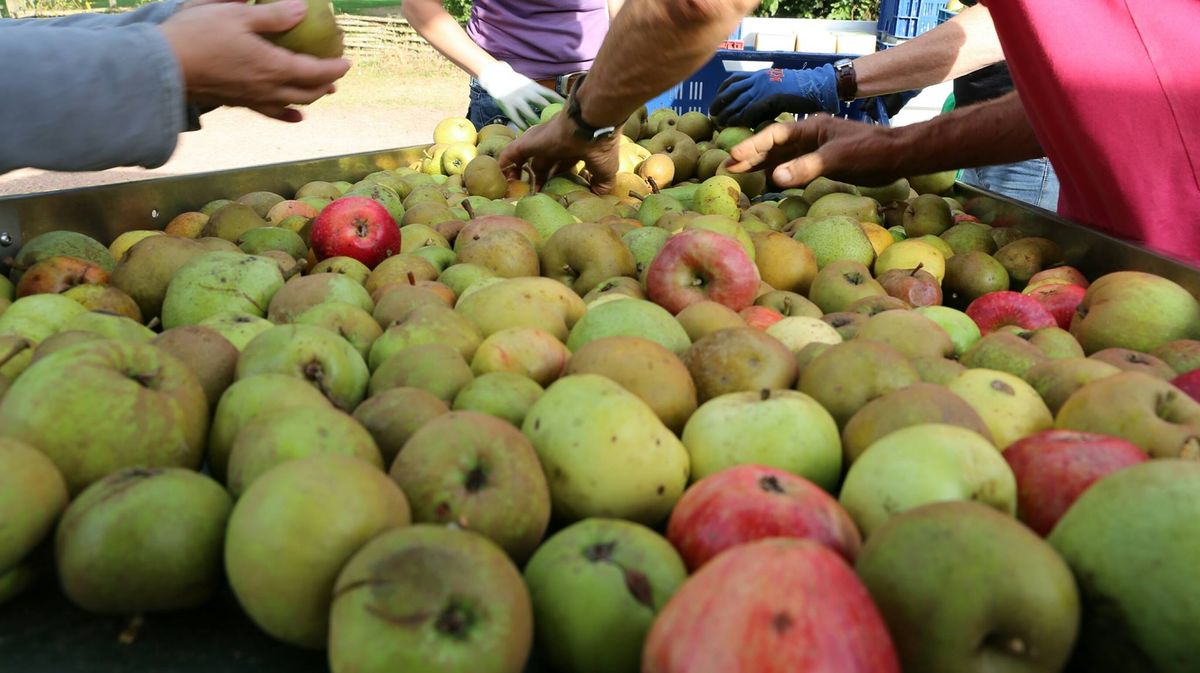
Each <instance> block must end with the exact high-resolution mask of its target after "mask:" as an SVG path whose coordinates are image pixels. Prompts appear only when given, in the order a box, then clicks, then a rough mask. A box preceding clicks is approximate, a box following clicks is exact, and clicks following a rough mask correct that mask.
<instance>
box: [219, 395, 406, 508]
mask: <svg viewBox="0 0 1200 673" xmlns="http://www.w3.org/2000/svg"><path fill="white" fill-rule="evenodd" d="M318 453H338V454H344V455H347V456H352V457H354V458H358V459H359V460H362V461H364V462H366V463H369V464H371V465H374V466H375V467H376V468H379V469H381V470H382V469H383V459H382V458H381V457H380V454H379V447H377V446H376V445H375V440H374V439H373V438H372V437H371V433H369V432H367V431H366V429H365V428H363V426H362V425H360V424H359V423H358V422H356V421H355V420H354V417H353V416H351V415H349V414H347V413H344V412H341V411H338V410H337V409H334V408H332V407H309V406H301V407H291V408H287V409H277V410H275V411H272V412H271V413H268V414H263V415H262V416H259V417H257V418H255V419H254V420H253V421H251V422H250V423H248V424H246V425H245V426H244V427H243V428H242V429H241V431H239V432H238V434H237V438H236V439H235V440H234V442H233V448H232V449H231V451H230V453H229V466H228V478H227V479H226V484H227V486H228V487H229V493H230V494H231V495H233V497H234V498H239V497H241V495H242V494H243V493H245V492H246V489H247V488H249V487H250V485H251V484H253V483H254V481H255V480H257V479H258V478H259V477H261V476H262V475H264V474H266V473H267V472H268V471H270V470H271V469H272V468H274V467H275V466H277V465H281V464H283V463H285V462H287V461H289V460H295V459H297V458H303V457H305V456H311V455H314V454H318Z"/></svg>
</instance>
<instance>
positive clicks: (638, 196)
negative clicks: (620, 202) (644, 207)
mask: <svg viewBox="0 0 1200 673" xmlns="http://www.w3.org/2000/svg"><path fill="white" fill-rule="evenodd" d="M629 195H630V196H632V197H633V198H635V199H637V200H638V201H645V200H646V197H645V196H642V195H641V194H638V193H637V192H629Z"/></svg>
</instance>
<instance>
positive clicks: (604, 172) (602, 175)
mask: <svg viewBox="0 0 1200 673" xmlns="http://www.w3.org/2000/svg"><path fill="white" fill-rule="evenodd" d="M587 168H588V170H589V171H591V173H592V179H591V181H590V184H591V187H592V192H593V193H595V194H607V193H609V192H611V191H612V188H613V186H614V184H615V183H616V175H615V174H614V173H613V172H612V170H611V169H609V168H607V167H604V166H599V165H597V164H594V163H591V162H589V163H588V167H587Z"/></svg>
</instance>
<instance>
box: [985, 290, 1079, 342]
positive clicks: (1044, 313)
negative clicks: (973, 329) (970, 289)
mask: <svg viewBox="0 0 1200 673" xmlns="http://www.w3.org/2000/svg"><path fill="white" fill-rule="evenodd" d="M967 315H969V316H971V319H972V320H974V321H975V324H976V325H979V331H980V333H982V334H983V335H984V336H987V335H988V333H990V332H992V331H993V330H996V329H999V328H1001V327H1004V326H1005V325H1016V326H1018V327H1021V328H1022V329H1027V330H1035V329H1040V328H1042V327H1055V326H1057V325H1058V320H1057V319H1056V318H1055V317H1054V315H1053V314H1052V313H1050V311H1048V310H1047V309H1046V307H1044V306H1042V303H1041V302H1040V301H1038V300H1037V299H1035V298H1033V297H1030V296H1028V295H1023V294H1021V293H1020V292H1012V291H1011V290H1002V291H1000V292H989V293H987V294H985V295H983V296H982V297H979V298H978V299H976V300H975V301H972V302H971V304H970V305H969V306H967Z"/></svg>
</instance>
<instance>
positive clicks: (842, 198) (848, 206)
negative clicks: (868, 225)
mask: <svg viewBox="0 0 1200 673" xmlns="http://www.w3.org/2000/svg"><path fill="white" fill-rule="evenodd" d="M807 215H808V216H809V217H816V218H821V217H833V216H842V217H849V218H851V219H853V220H855V221H857V222H874V223H875V224H883V216H882V215H881V214H880V209H879V202H877V201H876V200H875V199H873V198H870V197H868V196H855V195H854V194H846V193H843V192H833V193H831V194H827V195H825V196H822V197H821V198H819V199H817V200H816V201H814V202H813V204H812V205H811V206H810V207H809V209H808V213H807Z"/></svg>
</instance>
